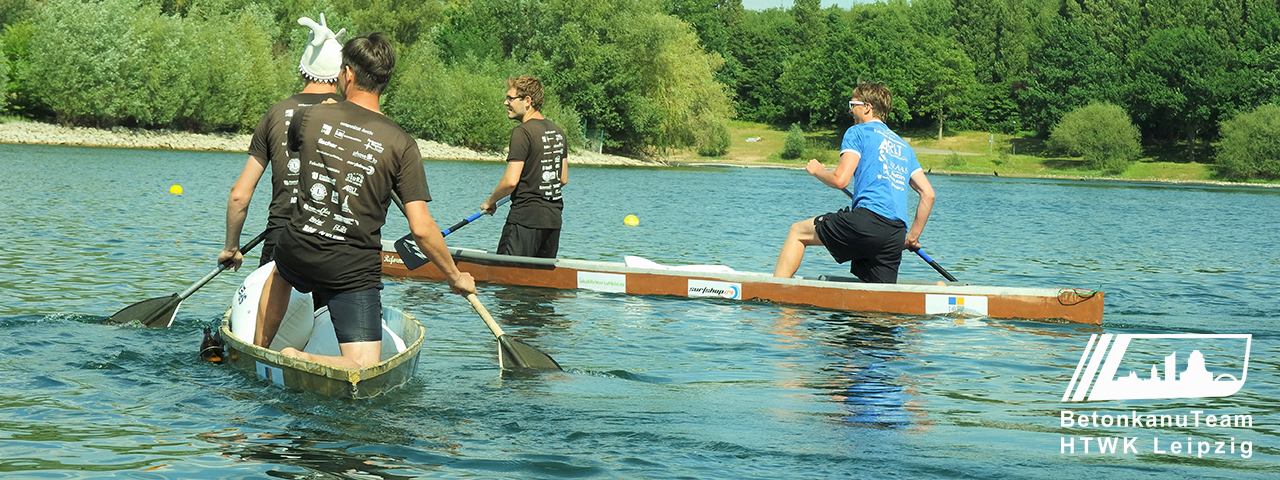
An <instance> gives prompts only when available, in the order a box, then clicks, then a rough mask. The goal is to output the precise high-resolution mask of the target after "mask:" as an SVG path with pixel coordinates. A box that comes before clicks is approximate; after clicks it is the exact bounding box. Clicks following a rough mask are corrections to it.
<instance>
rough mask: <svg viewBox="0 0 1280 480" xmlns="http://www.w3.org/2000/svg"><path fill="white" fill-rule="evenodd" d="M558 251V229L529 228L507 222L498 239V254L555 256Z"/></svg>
mask: <svg viewBox="0 0 1280 480" xmlns="http://www.w3.org/2000/svg"><path fill="white" fill-rule="evenodd" d="M559 252H560V229H558V228H529V227H524V226H521V225H517V224H514V223H510V222H507V224H506V225H503V227H502V238H500V239H498V255H519V256H521V257H539V258H556V254H557V253H559Z"/></svg>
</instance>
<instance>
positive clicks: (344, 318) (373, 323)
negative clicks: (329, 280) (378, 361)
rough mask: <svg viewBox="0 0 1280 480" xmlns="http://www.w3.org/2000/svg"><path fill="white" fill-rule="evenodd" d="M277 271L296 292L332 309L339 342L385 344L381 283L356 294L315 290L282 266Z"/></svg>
mask: <svg viewBox="0 0 1280 480" xmlns="http://www.w3.org/2000/svg"><path fill="white" fill-rule="evenodd" d="M276 271H277V272H280V276H281V277H283V278H284V280H285V281H286V282H289V285H292V286H293V288H294V290H297V291H299V292H302V293H310V294H311V295H312V297H314V298H315V304H316V305H328V306H329V318H330V319H332V320H333V331H334V333H336V334H338V343H339V344H342V343H353V342H378V341H382V292H381V291H380V290H382V282H378V286H376V287H373V288H366V289H364V290H357V291H354V292H338V291H334V290H329V289H325V288H320V287H316V286H314V285H311V283H310V282H307V281H306V279H303V278H302V277H300V276H298V275H297V274H295V273H293V272H290V271H289V269H287V268H284V267H283V266H281V265H280V264H279V263H276Z"/></svg>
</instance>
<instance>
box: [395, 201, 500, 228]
mask: <svg viewBox="0 0 1280 480" xmlns="http://www.w3.org/2000/svg"><path fill="white" fill-rule="evenodd" d="M391 200H392V201H394V202H396V206H397V207H400V213H402V214H404V215H405V218H408V217H409V212H408V211H406V210H405V209H404V202H403V201H401V200H400V196H399V195H396V192H391ZM510 201H511V196H510V195H508V196H505V197H502V200H498V203H495V204H493V206H494V207H495V208H496V207H501V206H502V204H504V203H507V202H510ZM481 215H484V212H476V213H473V214H471V216H470V217H467V218H464V219H462V221H461V222H458V223H455V224H453V226H452V227H449V228H446V229H444V230H441V231H440V236H442V237H447V236H449V234H450V233H453V232H454V231H455V230H457V229H459V228H462V227H464V226H466V225H467V224H468V223H471V222H474V221H476V219H477V218H480V216H481ZM405 238H413V234H412V233H410V234H408V235H405Z"/></svg>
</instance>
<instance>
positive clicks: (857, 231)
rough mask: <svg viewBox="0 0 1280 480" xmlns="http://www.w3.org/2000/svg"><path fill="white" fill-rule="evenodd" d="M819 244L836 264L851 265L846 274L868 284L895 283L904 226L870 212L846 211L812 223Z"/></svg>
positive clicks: (820, 218) (860, 209)
mask: <svg viewBox="0 0 1280 480" xmlns="http://www.w3.org/2000/svg"><path fill="white" fill-rule="evenodd" d="M813 228H814V230H815V231H816V232H817V234H818V240H821V241H822V244H823V245H825V246H826V247H827V251H829V252H831V256H832V257H835V259H836V261H837V262H839V263H844V262H852V263H851V264H850V265H849V273H852V274H854V275H857V276H858V278H859V279H860V280H862V281H864V282H867V283H896V282H897V281H898V265H899V264H901V263H902V245H903V242H905V241H906V239H907V224H905V223H903V222H902V221H901V220H890V219H888V218H885V217H882V216H880V214H877V213H875V212H872V211H871V210H867V209H865V208H857V209H854V210H853V211H849V209H848V208H845V209H842V210H840V211H838V212H835V213H828V214H826V215H819V216H817V217H814V219H813Z"/></svg>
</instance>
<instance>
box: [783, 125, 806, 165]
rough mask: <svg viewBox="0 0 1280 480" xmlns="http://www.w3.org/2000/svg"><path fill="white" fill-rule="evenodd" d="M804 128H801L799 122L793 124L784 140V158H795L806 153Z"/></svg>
mask: <svg viewBox="0 0 1280 480" xmlns="http://www.w3.org/2000/svg"><path fill="white" fill-rule="evenodd" d="M804 145H805V141H804V130H801V129H800V124H799V123H793V124H791V128H790V129H788V130H787V136H786V138H785V139H783V141H782V158H785V159H787V160H795V159H797V158H800V155H803V154H804Z"/></svg>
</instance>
